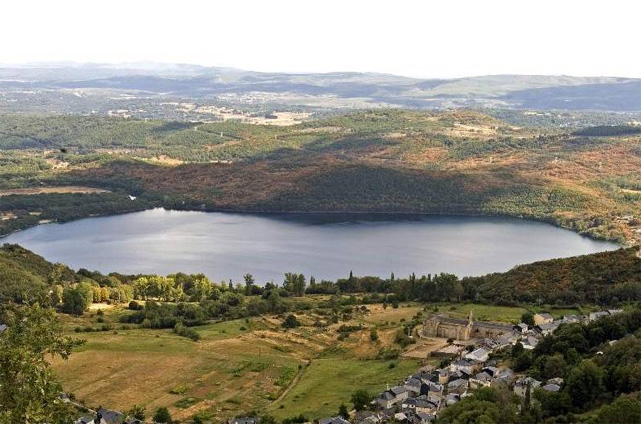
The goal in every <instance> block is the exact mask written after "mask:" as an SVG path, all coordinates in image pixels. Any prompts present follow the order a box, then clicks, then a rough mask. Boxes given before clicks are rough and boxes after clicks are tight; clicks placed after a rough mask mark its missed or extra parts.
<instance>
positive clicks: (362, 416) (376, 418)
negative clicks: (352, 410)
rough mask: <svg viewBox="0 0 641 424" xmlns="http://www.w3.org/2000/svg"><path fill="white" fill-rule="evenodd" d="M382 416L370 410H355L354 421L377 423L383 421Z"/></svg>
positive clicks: (359, 423)
mask: <svg viewBox="0 0 641 424" xmlns="http://www.w3.org/2000/svg"><path fill="white" fill-rule="evenodd" d="M383 418H384V417H383V416H382V415H381V414H379V413H374V412H371V411H357V412H356V418H355V419H354V422H356V423H357V424H379V423H380V422H382V421H383Z"/></svg>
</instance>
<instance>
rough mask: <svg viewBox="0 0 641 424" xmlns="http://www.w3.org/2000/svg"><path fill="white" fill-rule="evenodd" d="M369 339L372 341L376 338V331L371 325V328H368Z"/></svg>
mask: <svg viewBox="0 0 641 424" xmlns="http://www.w3.org/2000/svg"><path fill="white" fill-rule="evenodd" d="M369 339H370V340H371V341H373V342H375V341H376V340H378V331H376V328H375V327H372V329H371V330H369Z"/></svg>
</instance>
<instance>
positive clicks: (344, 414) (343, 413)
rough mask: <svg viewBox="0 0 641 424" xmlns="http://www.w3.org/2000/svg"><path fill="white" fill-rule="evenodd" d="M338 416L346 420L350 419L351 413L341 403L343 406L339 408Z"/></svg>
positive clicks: (342, 404)
mask: <svg viewBox="0 0 641 424" xmlns="http://www.w3.org/2000/svg"><path fill="white" fill-rule="evenodd" d="M338 415H340V416H341V417H343V418H345V419H346V420H348V419H349V411H348V410H347V406H345V404H344V403H341V406H339V407H338Z"/></svg>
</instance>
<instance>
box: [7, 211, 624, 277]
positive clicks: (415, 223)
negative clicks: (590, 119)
mask: <svg viewBox="0 0 641 424" xmlns="http://www.w3.org/2000/svg"><path fill="white" fill-rule="evenodd" d="M0 243H19V244H21V245H23V246H24V247H26V248H28V249H31V250H33V251H35V252H37V253H38V254H40V255H42V256H44V257H45V258H47V259H48V260H50V261H55V262H63V263H65V264H68V265H69V266H71V267H73V268H75V269H78V268H87V269H91V270H99V271H102V272H105V273H106V272H112V271H118V272H122V273H132V274H133V273H157V274H169V273H173V272H177V271H183V272H188V273H196V272H202V273H205V274H206V275H207V276H209V277H210V278H211V279H214V280H216V281H219V280H222V279H230V278H231V279H233V280H234V281H241V280H242V276H243V275H244V274H245V273H248V272H249V273H251V274H253V275H254V277H256V280H257V282H261V283H263V282H266V281H269V280H274V281H281V280H282V278H283V274H284V273H285V272H302V273H304V274H305V275H306V276H307V277H309V276H310V275H314V276H315V277H316V279H317V280H320V279H321V278H326V279H332V280H334V279H336V278H341V277H346V276H347V275H348V274H349V272H350V270H353V271H354V274H355V275H378V276H381V277H388V276H389V275H390V273H391V272H394V273H395V274H396V275H397V276H407V275H409V274H410V273H412V272H415V273H416V274H417V275H421V274H428V273H432V274H434V273H439V272H450V273H454V274H457V275H459V276H465V275H481V274H485V273H489V272H497V271H506V270H508V269H510V268H512V267H513V266H515V265H518V264H524V263H528V262H533V261H537V260H542V259H550V258H556V257H566V256H575V255H582V254H586V253H593V252H599V251H604V250H611V249H616V248H617V247H618V246H617V245H616V244H613V243H607V242H602V241H595V240H591V239H588V238H586V237H582V236H579V235H577V234H575V233H573V232H570V231H567V230H563V229H560V228H557V227H554V226H552V225H548V224H543V223H539V222H533V221H525V220H518V219H508V218H476V217H460V216H446V217H437V216H430V217H425V216H398V215H383V216H382V215H378V216H375V215H374V216H372V215H247V214H233V213H205V212H184V211H166V210H163V209H155V210H150V211H145V212H137V213H131V214H126V215H116V216H109V217H100V218H88V219H83V220H79V221H74V222H70V223H66V224H47V225H40V226H37V227H34V228H31V229H28V230H25V231H22V232H19V233H15V234H13V235H11V236H9V237H7V238H5V239H2V240H0Z"/></svg>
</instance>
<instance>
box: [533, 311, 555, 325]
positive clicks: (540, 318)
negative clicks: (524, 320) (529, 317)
mask: <svg viewBox="0 0 641 424" xmlns="http://www.w3.org/2000/svg"><path fill="white" fill-rule="evenodd" d="M552 321H554V317H553V316H552V315H551V314H549V313H547V312H542V313H540V314H534V325H541V324H545V323H547V322H552Z"/></svg>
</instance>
